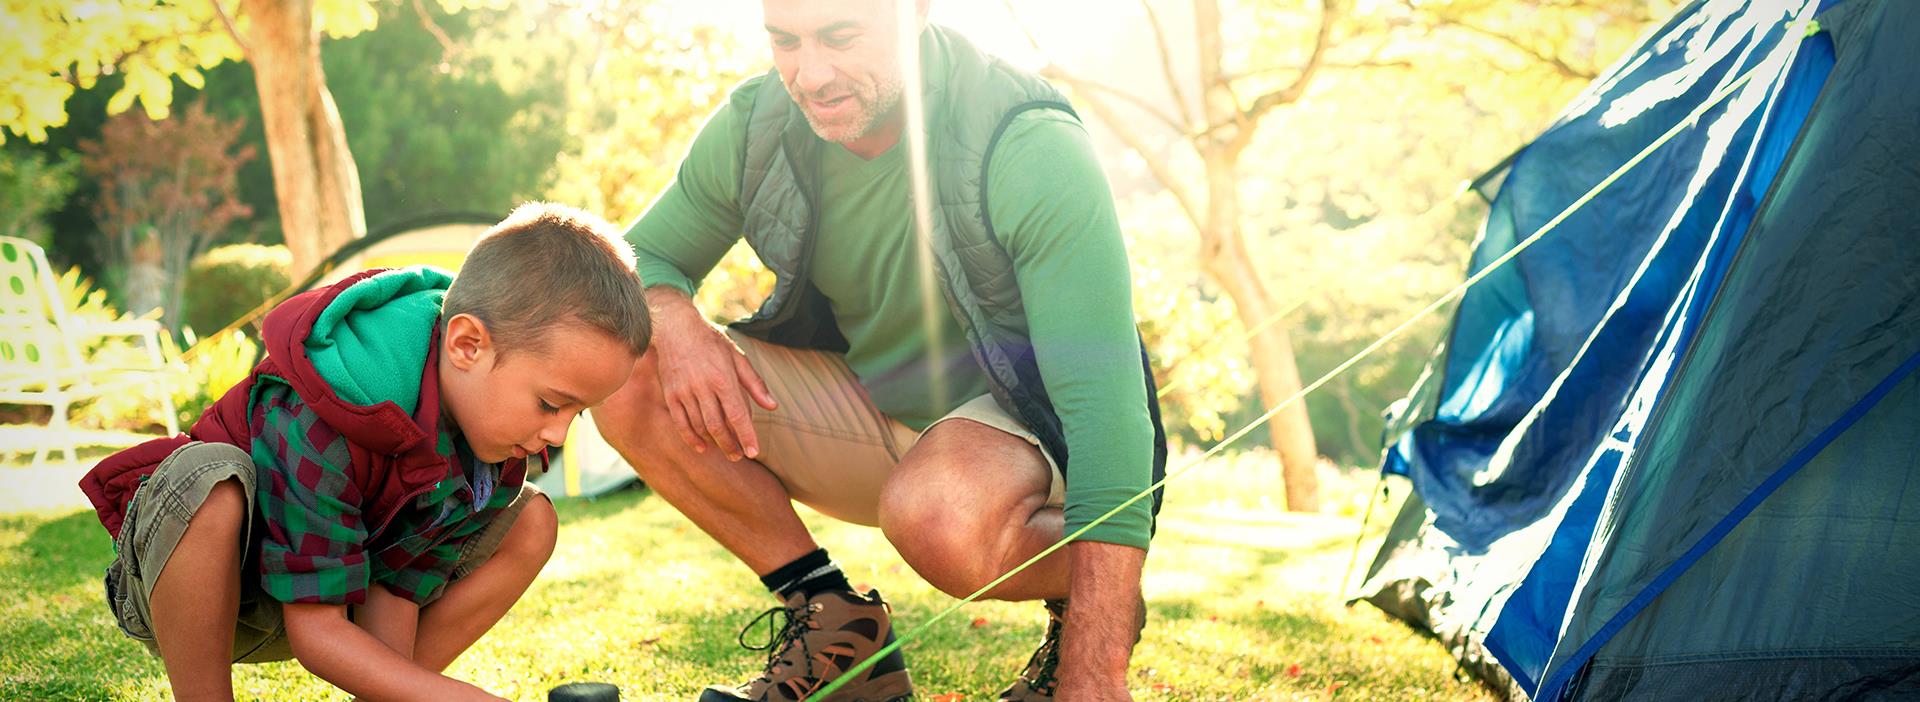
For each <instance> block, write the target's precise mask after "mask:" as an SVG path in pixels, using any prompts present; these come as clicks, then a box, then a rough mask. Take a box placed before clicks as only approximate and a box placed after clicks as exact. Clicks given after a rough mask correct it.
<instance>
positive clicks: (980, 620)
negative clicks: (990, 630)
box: [973, 617, 987, 629]
mask: <svg viewBox="0 0 1920 702" xmlns="http://www.w3.org/2000/svg"><path fill="white" fill-rule="evenodd" d="M986 625H987V618H986V617H974V618H973V628H975V629H978V628H980V627H983V626H986Z"/></svg>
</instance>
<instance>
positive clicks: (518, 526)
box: [494, 495, 560, 563]
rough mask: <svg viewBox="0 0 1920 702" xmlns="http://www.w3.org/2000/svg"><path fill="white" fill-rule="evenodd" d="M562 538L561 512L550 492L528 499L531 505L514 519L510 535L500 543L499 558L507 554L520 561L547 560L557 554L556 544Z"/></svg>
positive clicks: (522, 509)
mask: <svg viewBox="0 0 1920 702" xmlns="http://www.w3.org/2000/svg"><path fill="white" fill-rule="evenodd" d="M559 538H560V515H559V514H558V513H557V512H555V511H554V509H553V502H552V501H551V500H548V499H547V496H546V495H535V496H533V497H530V498H528V501H527V504H526V506H524V507H521V508H520V514H519V516H517V517H515V518H514V520H513V528H511V529H509V530H508V531H507V537H506V539H505V540H504V541H502V542H501V543H500V548H499V550H498V551H496V552H495V554H494V555H495V557H499V556H507V557H509V558H512V559H514V560H519V561H533V562H537V563H546V562H547V559H548V558H551V557H553V549H554V545H555V544H556V543H558V541H559Z"/></svg>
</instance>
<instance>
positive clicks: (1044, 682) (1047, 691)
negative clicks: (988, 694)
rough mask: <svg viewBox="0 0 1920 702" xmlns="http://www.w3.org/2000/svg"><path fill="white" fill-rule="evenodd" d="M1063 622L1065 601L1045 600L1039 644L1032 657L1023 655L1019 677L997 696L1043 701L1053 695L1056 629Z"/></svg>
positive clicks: (1056, 684)
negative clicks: (1044, 629)
mask: <svg viewBox="0 0 1920 702" xmlns="http://www.w3.org/2000/svg"><path fill="white" fill-rule="evenodd" d="M1066 626H1067V601H1066V600H1047V633H1046V636H1045V637H1044V638H1042V639H1040V648H1037V649H1034V651H1033V657H1032V658H1028V659H1027V669H1026V670H1023V671H1020V678H1019V679H1018V680H1015V681H1013V684H1012V685H1009V686H1007V689H1005V690H1001V691H1000V697H999V698H998V699H1000V700H1002V701H1003V702H1004V701H1008V700H1011V701H1013V702H1046V701H1047V700H1052V699H1053V693H1054V689H1055V688H1057V687H1059V685H1060V683H1059V681H1058V680H1055V679H1054V677H1053V675H1054V671H1055V670H1057V669H1058V668H1059V667H1060V630H1061V629H1064V628H1066Z"/></svg>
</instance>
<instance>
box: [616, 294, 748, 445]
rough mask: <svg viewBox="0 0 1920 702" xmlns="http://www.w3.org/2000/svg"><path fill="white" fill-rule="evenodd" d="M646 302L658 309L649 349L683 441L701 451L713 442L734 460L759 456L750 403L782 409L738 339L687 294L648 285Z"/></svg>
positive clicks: (662, 389) (669, 411) (668, 409)
mask: <svg viewBox="0 0 1920 702" xmlns="http://www.w3.org/2000/svg"><path fill="white" fill-rule="evenodd" d="M647 303H648V305H649V306H650V307H652V308H653V310H654V335H653V348H652V349H651V350H649V353H652V354H654V355H655V358H656V366H657V369H658V372H657V375H659V379H660V394H661V395H662V396H664V397H665V398H666V403H667V413H668V414H670V415H672V416H673V419H674V426H675V428H676V429H678V430H679V433H680V440H681V441H685V442H686V444H687V445H688V446H690V447H692V448H693V450H694V451H697V452H700V453H705V452H706V450H707V445H708V444H712V445H713V446H714V448H717V449H720V452H721V453H723V454H726V456H727V458H728V459H729V460H734V461H738V460H740V459H741V458H743V457H744V458H757V457H759V455H760V439H759V437H758V436H755V434H754V431H753V412H752V411H751V410H750V409H749V408H748V407H747V401H748V399H749V398H751V399H752V401H753V402H754V403H756V404H758V405H760V406H761V407H764V408H767V409H769V410H772V409H777V408H778V406H779V405H778V403H775V402H774V400H773V393H771V392H769V391H768V390H767V383H766V381H764V380H761V379H760V374H759V373H758V372H756V371H754V369H753V365H752V364H750V363H748V362H747V357H746V355H745V354H742V353H740V348H739V347H738V346H735V345H734V344H733V340H732V339H728V338H727V335H726V333H724V332H722V331H720V330H719V329H717V328H715V327H714V326H713V325H712V324H709V323H708V322H707V320H706V318H705V317H702V316H701V315H700V311H699V310H698V309H695V308H694V306H693V301H692V300H690V299H688V298H687V295H686V293H683V292H681V291H679V290H678V289H675V288H669V287H654V288H648V289H647Z"/></svg>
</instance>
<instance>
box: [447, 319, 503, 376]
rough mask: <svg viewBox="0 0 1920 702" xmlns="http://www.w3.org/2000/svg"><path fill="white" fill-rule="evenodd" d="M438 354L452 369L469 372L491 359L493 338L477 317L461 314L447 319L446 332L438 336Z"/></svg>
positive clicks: (484, 324)
mask: <svg viewBox="0 0 1920 702" xmlns="http://www.w3.org/2000/svg"><path fill="white" fill-rule="evenodd" d="M440 344H441V349H440V352H441V353H442V354H445V355H446V357H447V361H449V362H451V363H452V364H453V367H454V368H458V369H460V370H463V371H464V370H471V369H473V367H474V366H476V365H479V364H480V362H481V361H486V360H491V359H492V358H493V336H492V335H491V334H490V333H488V331H487V325H486V323H485V322H481V321H480V318H479V317H475V316H473V315H470V314H466V313H461V314H456V315H454V316H452V317H451V318H448V319H447V331H446V333H444V334H442V335H441V336H440Z"/></svg>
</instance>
